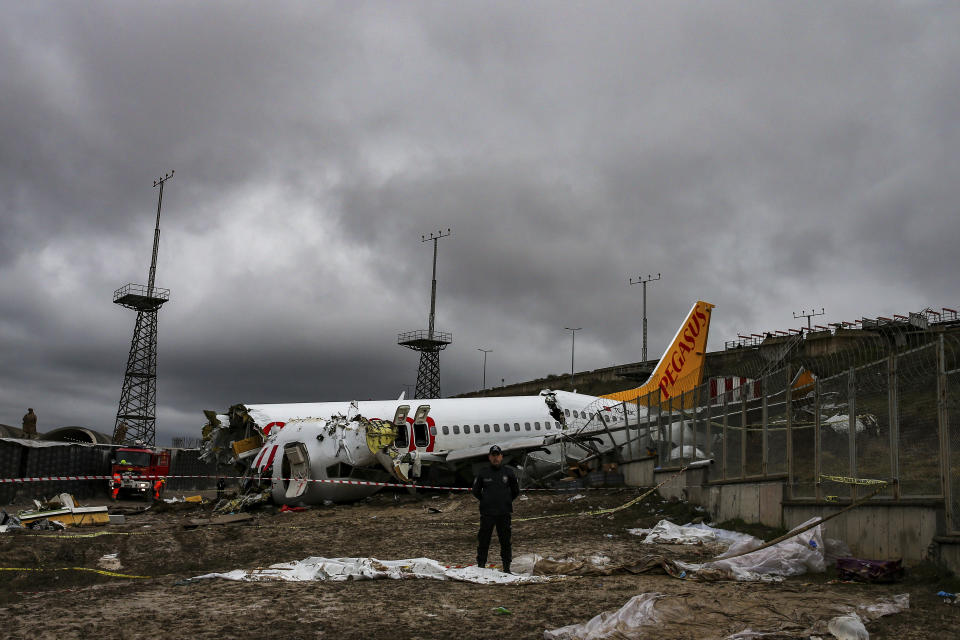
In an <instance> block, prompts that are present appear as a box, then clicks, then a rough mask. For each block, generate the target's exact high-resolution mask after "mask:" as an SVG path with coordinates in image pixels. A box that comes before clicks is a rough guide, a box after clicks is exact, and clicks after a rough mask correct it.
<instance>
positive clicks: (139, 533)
mask: <svg viewBox="0 0 960 640" xmlns="http://www.w3.org/2000/svg"><path fill="white" fill-rule="evenodd" d="M157 533H163V532H162V531H160V530H157V531H97V532H95V533H78V534H76V535H71V536H50V535H46V536H31V540H73V539H74V538H99V537H100V536H150V535H154V534H157Z"/></svg>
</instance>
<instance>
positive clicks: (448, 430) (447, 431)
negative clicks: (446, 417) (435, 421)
mask: <svg viewBox="0 0 960 640" xmlns="http://www.w3.org/2000/svg"><path fill="white" fill-rule="evenodd" d="M454 429H456V427H454ZM454 433H456V432H454ZM443 435H445V436H448V435H450V427H448V426H447V425H443Z"/></svg>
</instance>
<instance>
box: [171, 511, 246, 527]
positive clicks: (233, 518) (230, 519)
mask: <svg viewBox="0 0 960 640" xmlns="http://www.w3.org/2000/svg"><path fill="white" fill-rule="evenodd" d="M249 520H253V515H251V514H249V513H232V514H229V515H225V516H217V517H216V518H190V521H189V523H188V524H185V525H183V528H184V529H196V528H197V527H206V526H210V525H218V524H234V523H237V522H247V521H249Z"/></svg>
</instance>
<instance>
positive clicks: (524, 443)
mask: <svg viewBox="0 0 960 640" xmlns="http://www.w3.org/2000/svg"><path fill="white" fill-rule="evenodd" d="M556 441H557V437H556V436H553V435H550V436H534V437H531V438H517V439H516V440H509V441H507V442H505V443H503V444H501V445H500V448H501V449H502V450H503V452H504V453H511V452H513V453H516V452H518V451H526V450H528V449H539V448H540V447H547V446H550V445H552V444H554V443H555V442H556ZM491 446H492V445H490V444H485V445H483V446H480V447H470V448H469V449H456V450H454V451H437V452H435V453H433V454H432V455H433V456H434V458H436V459H439V460H442V461H444V462H459V461H462V460H469V459H470V458H480V459H486V457H487V454H488V453H489V452H490V447H491ZM428 455H429V454H428ZM423 459H424V460H425V461H426V460H427V457H426V456H424V457H423Z"/></svg>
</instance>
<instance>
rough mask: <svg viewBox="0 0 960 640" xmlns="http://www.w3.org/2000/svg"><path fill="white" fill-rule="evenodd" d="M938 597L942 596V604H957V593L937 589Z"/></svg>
mask: <svg viewBox="0 0 960 640" xmlns="http://www.w3.org/2000/svg"><path fill="white" fill-rule="evenodd" d="M937 597H938V598H943V603H944V604H957V594H955V593H950V592H949V591H938V592H937Z"/></svg>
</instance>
